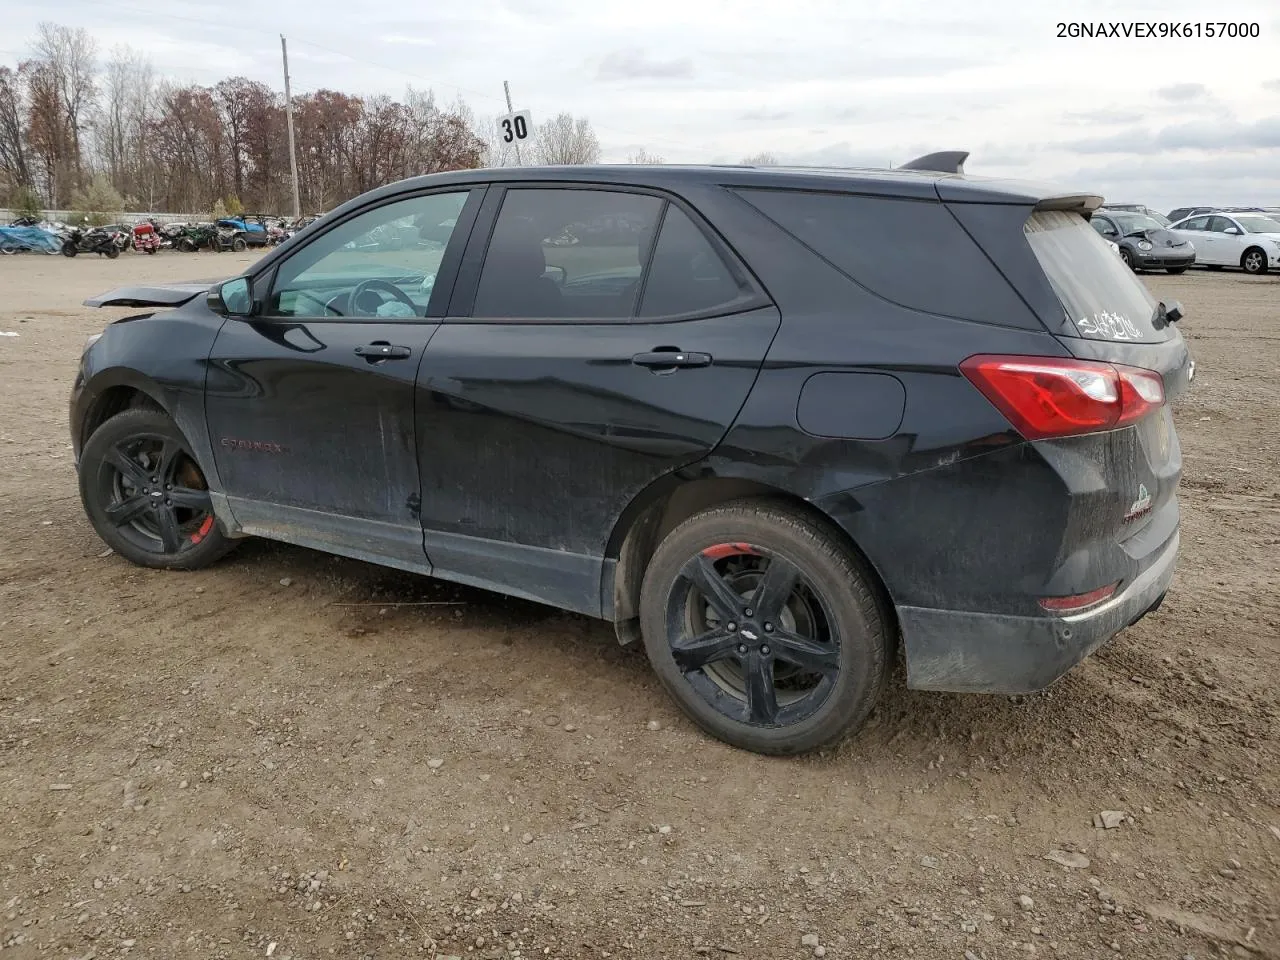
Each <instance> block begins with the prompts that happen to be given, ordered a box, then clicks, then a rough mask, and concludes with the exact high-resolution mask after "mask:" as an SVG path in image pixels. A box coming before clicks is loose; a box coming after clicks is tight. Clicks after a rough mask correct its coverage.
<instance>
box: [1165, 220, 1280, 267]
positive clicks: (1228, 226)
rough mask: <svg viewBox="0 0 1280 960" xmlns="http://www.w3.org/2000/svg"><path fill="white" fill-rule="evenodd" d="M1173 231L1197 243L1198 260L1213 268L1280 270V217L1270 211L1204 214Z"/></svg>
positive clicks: (1194, 243)
mask: <svg viewBox="0 0 1280 960" xmlns="http://www.w3.org/2000/svg"><path fill="white" fill-rule="evenodd" d="M1170 232H1171V233H1173V234H1174V235H1175V236H1177V237H1180V238H1182V239H1184V240H1187V241H1189V242H1190V243H1191V244H1192V245H1194V246H1195V248H1196V262H1197V263H1199V264H1201V265H1202V266H1207V267H1209V269H1211V270H1221V269H1222V268H1223V267H1239V268H1240V269H1241V270H1243V271H1244V272H1245V273H1252V274H1262V273H1266V272H1267V271H1268V270H1280V219H1273V218H1272V217H1269V216H1267V215H1266V214H1263V213H1229V214H1228V213H1215V214H1202V215H1200V216H1195V217H1188V218H1187V219H1185V220H1182V221H1180V222H1178V223H1175V224H1174V225H1173V226H1172V227H1171V228H1170Z"/></svg>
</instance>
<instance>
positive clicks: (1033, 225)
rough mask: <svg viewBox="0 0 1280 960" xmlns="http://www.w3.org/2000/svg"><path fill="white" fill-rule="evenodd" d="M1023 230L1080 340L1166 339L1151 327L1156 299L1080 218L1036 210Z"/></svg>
mask: <svg viewBox="0 0 1280 960" xmlns="http://www.w3.org/2000/svg"><path fill="white" fill-rule="evenodd" d="M1023 230H1024V232H1025V233H1026V236H1027V242H1028V243H1029V244H1031V250H1032V252H1033V253H1035V256H1036V260H1037V261H1038V262H1039V264H1040V267H1041V268H1042V269H1043V270H1044V272H1045V275H1046V276H1047V277H1048V278H1049V283H1050V285H1051V286H1052V287H1053V290H1054V292H1055V293H1056V294H1057V295H1058V299H1059V300H1061V301H1062V306H1063V307H1064V309H1066V311H1067V315H1068V316H1069V317H1070V318H1071V320H1072V322H1073V323H1074V324H1075V327H1076V329H1077V330H1078V331H1079V333H1080V335H1081V336H1082V337H1084V338H1086V339H1088V340H1111V341H1121V342H1137V343H1141V342H1148V343H1155V342H1158V341H1161V340H1167V339H1168V338H1169V336H1170V334H1169V329H1168V327H1165V328H1163V329H1160V330H1157V329H1156V328H1155V325H1154V324H1153V323H1152V320H1153V318H1154V317H1155V313H1156V301H1155V298H1154V297H1152V296H1151V294H1150V293H1149V292H1148V291H1147V288H1146V286H1145V285H1144V284H1143V283H1142V281H1141V280H1139V279H1138V278H1137V277H1135V276H1134V274H1133V271H1131V270H1130V269H1129V268H1128V267H1127V266H1125V263H1124V261H1123V260H1122V259H1121V258H1120V257H1117V256H1116V255H1115V253H1114V252H1113V251H1112V249H1111V248H1110V247H1109V246H1107V242H1106V241H1105V240H1103V239H1102V238H1101V237H1099V236H1098V234H1097V233H1096V232H1094V230H1093V228H1092V227H1091V226H1090V225H1089V222H1088V221H1087V220H1085V218H1084V217H1082V216H1081V215H1080V214H1078V213H1072V212H1068V211H1065V210H1040V211H1037V212H1035V213H1033V214H1031V217H1030V218H1029V219H1028V220H1027V223H1026V226H1025V227H1024V228H1023Z"/></svg>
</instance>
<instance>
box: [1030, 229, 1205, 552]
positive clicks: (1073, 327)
mask: <svg viewBox="0 0 1280 960" xmlns="http://www.w3.org/2000/svg"><path fill="white" fill-rule="evenodd" d="M1023 231H1024V233H1025V236H1026V240H1027V243H1028V244H1029V246H1030V247H1031V250H1032V253H1033V254H1034V256H1035V260H1036V262H1037V263H1038V264H1039V266H1040V268H1041V269H1042V270H1043V271H1044V275H1045V277H1047V279H1048V281H1049V284H1050V286H1051V287H1052V288H1053V291H1054V293H1055V294H1056V295H1057V298H1058V300H1059V301H1060V303H1061V305H1062V308H1063V309H1064V310H1065V311H1066V316H1067V318H1068V320H1069V323H1068V324H1065V325H1062V326H1060V327H1056V328H1055V326H1054V323H1053V321H1052V320H1051V321H1050V322H1049V323H1048V324H1047V325H1048V326H1049V327H1050V329H1051V331H1052V332H1054V334H1055V337H1056V339H1057V341H1058V342H1059V343H1060V344H1062V346H1064V347H1065V348H1066V349H1067V350H1068V351H1069V352H1070V353H1071V355H1072V356H1074V357H1077V358H1079V359H1082V360H1093V361H1101V362H1104V363H1109V364H1116V365H1123V366H1127V367H1133V368H1138V369H1139V370H1148V371H1153V372H1155V373H1157V374H1159V376H1160V379H1161V381H1162V382H1163V389H1164V402H1163V404H1161V405H1160V406H1159V407H1157V408H1156V409H1155V410H1153V411H1152V412H1150V413H1148V414H1147V415H1145V416H1143V417H1141V418H1140V419H1137V420H1136V421H1135V422H1133V423H1132V424H1130V425H1129V426H1126V427H1123V428H1120V429H1115V430H1109V431H1103V432H1099V433H1093V434H1088V435H1086V436H1081V437H1071V438H1065V439H1062V440H1057V441H1049V442H1045V443H1042V444H1041V447H1042V453H1044V454H1045V455H1046V456H1047V457H1050V458H1053V459H1054V460H1056V461H1057V463H1056V464H1055V465H1056V466H1058V467H1059V471H1060V472H1061V471H1063V470H1066V471H1069V472H1071V473H1073V474H1074V475H1075V476H1076V479H1077V480H1078V481H1079V482H1081V483H1082V484H1084V486H1085V488H1086V490H1088V489H1089V488H1092V493H1086V495H1085V496H1083V497H1081V498H1079V503H1078V506H1079V508H1080V509H1082V510H1096V511H1097V512H1096V513H1095V514H1093V516H1092V517H1090V518H1088V520H1087V522H1085V518H1081V520H1082V522H1084V523H1085V526H1086V527H1089V526H1094V525H1099V527H1100V529H1099V532H1102V531H1103V530H1105V529H1107V528H1109V530H1110V532H1111V535H1112V536H1114V538H1115V540H1116V541H1117V542H1118V543H1120V544H1122V545H1123V547H1124V549H1125V552H1126V553H1128V554H1129V555H1130V556H1131V557H1132V558H1133V559H1134V560H1135V561H1139V562H1141V561H1142V560H1143V559H1145V558H1146V556H1147V555H1148V554H1150V553H1151V552H1152V551H1155V550H1157V549H1158V548H1160V547H1162V546H1163V545H1164V543H1165V542H1166V541H1167V540H1168V539H1169V537H1170V536H1171V535H1172V534H1173V532H1174V531H1175V530H1176V528H1177V522H1178V513H1177V503H1176V500H1175V490H1176V487H1177V483H1178V479H1179V476H1180V474H1181V470H1182V456H1181V452H1180V449H1179V446H1178V438H1177V434H1176V433H1175V431H1174V427H1173V414H1172V410H1171V407H1170V404H1171V403H1172V401H1173V400H1174V399H1175V398H1177V397H1178V396H1179V395H1180V394H1181V393H1182V392H1183V391H1184V390H1185V389H1186V388H1187V385H1188V383H1189V382H1190V379H1191V376H1192V371H1193V370H1194V366H1193V364H1192V362H1191V358H1190V355H1189V352H1188V350H1187V346H1186V343H1185V342H1184V340H1183V338H1182V335H1181V334H1180V333H1179V331H1178V328H1177V325H1176V323H1175V322H1170V321H1169V319H1168V316H1169V314H1168V310H1169V309H1180V308H1179V307H1178V305H1176V304H1166V303H1161V302H1160V301H1158V300H1157V299H1156V298H1155V297H1154V296H1153V295H1152V294H1151V292H1150V291H1149V290H1148V289H1147V287H1146V285H1145V284H1144V283H1143V282H1142V281H1141V280H1140V279H1139V278H1138V277H1136V276H1135V275H1134V274H1133V273H1132V272H1131V271H1130V270H1129V268H1128V267H1126V266H1125V265H1124V262H1123V261H1122V260H1121V259H1120V258H1119V257H1117V256H1116V255H1115V253H1114V251H1112V250H1111V248H1110V247H1109V246H1108V244H1107V243H1106V241H1105V240H1103V239H1102V238H1101V237H1100V236H1098V234H1097V233H1096V232H1095V231H1094V230H1093V228H1092V227H1091V226H1090V225H1089V222H1088V220H1087V219H1086V218H1085V216H1084V214H1083V213H1082V212H1079V211H1075V210H1035V211H1034V212H1032V213H1031V215H1030V216H1029V218H1028V219H1027V221H1026V223H1025V224H1024V227H1023ZM1175 315H1176V314H1175ZM1144 565H1145V564H1144Z"/></svg>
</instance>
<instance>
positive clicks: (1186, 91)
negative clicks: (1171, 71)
mask: <svg viewBox="0 0 1280 960" xmlns="http://www.w3.org/2000/svg"><path fill="white" fill-rule="evenodd" d="M1156 96H1157V97H1159V98H1160V99H1161V100H1168V101H1170V102H1171V103H1186V102H1187V101H1189V100H1203V99H1204V98H1205V97H1207V96H1209V88H1208V87H1206V86H1205V85H1204V84H1203V83H1175V84H1173V85H1172V86H1169V87H1161V88H1160V89H1159V90H1157V91H1156Z"/></svg>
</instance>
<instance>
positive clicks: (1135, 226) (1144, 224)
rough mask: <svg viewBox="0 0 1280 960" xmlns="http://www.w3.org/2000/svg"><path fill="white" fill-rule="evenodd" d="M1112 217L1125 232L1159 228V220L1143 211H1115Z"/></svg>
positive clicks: (1121, 230)
mask: <svg viewBox="0 0 1280 960" xmlns="http://www.w3.org/2000/svg"><path fill="white" fill-rule="evenodd" d="M1111 219H1112V220H1114V221H1115V222H1116V226H1118V227H1119V228H1120V232H1121V233H1123V234H1130V233H1138V232H1139V231H1142V230H1159V229H1161V225H1160V223H1159V221H1157V220H1155V219H1154V218H1152V217H1148V216H1147V215H1146V214H1143V213H1113V214H1111Z"/></svg>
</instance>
